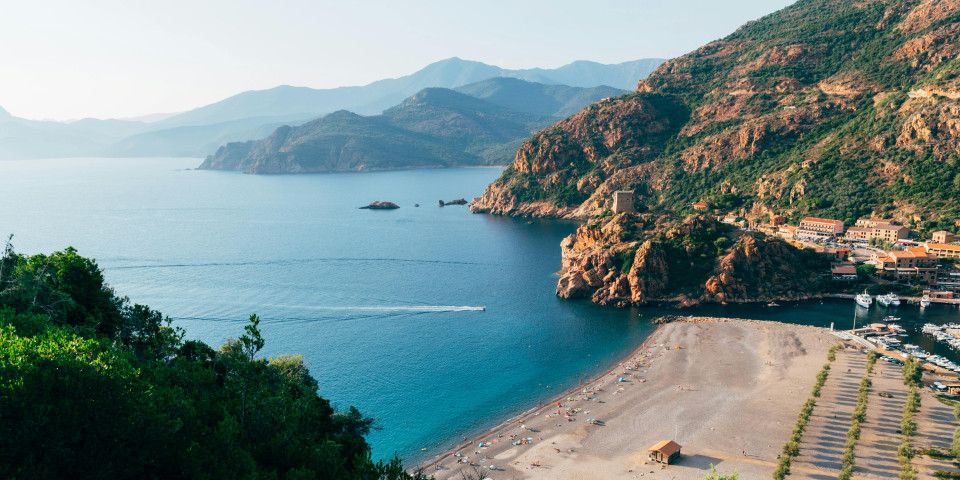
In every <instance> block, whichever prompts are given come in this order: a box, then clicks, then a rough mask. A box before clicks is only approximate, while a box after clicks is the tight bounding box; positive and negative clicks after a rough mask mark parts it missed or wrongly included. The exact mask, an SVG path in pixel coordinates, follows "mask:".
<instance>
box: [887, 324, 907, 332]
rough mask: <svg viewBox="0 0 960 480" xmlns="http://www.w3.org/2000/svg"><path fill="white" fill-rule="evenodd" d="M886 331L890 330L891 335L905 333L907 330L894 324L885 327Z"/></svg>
mask: <svg viewBox="0 0 960 480" xmlns="http://www.w3.org/2000/svg"><path fill="white" fill-rule="evenodd" d="M887 330H890V331H891V332H893V333H907V330H906V329H905V328H903V327H901V326H900V325H897V324H895V323H891V324H889V325H887Z"/></svg>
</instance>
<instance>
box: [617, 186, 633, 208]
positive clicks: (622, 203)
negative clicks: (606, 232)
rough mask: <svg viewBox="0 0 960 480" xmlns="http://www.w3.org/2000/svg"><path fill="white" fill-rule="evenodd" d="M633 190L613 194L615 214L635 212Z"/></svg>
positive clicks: (618, 191)
mask: <svg viewBox="0 0 960 480" xmlns="http://www.w3.org/2000/svg"><path fill="white" fill-rule="evenodd" d="M633 198H634V197H633V190H617V191H616V192H613V213H621V212H632V211H633Z"/></svg>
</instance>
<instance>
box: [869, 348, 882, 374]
mask: <svg viewBox="0 0 960 480" xmlns="http://www.w3.org/2000/svg"><path fill="white" fill-rule="evenodd" d="M879 356H880V354H878V353H877V351H876V350H870V351H869V352H867V374H868V375H869V374H871V373H873V366H874V365H876V363H877V358H878V357H879Z"/></svg>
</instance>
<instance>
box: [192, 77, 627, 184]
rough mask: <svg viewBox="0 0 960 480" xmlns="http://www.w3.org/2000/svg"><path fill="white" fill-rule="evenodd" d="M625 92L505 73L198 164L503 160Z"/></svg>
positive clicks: (355, 165) (331, 119)
mask: <svg viewBox="0 0 960 480" xmlns="http://www.w3.org/2000/svg"><path fill="white" fill-rule="evenodd" d="M461 92H465V93H461ZM623 93H625V92H624V91H623V90H618V89H615V88H612V87H595V88H589V89H588V88H580V87H568V86H557V85H543V84H539V83H532V82H527V81H524V80H519V79H515V78H502V77H498V78H492V79H489V80H485V81H483V82H479V83H475V84H470V85H466V86H464V87H461V88H459V89H457V90H456V91H455V90H450V89H446V88H427V89H424V90H421V91H420V92H418V93H417V94H416V95H413V96H412V97H410V98H408V99H406V100H404V101H403V102H401V103H400V104H399V105H397V106H394V107H392V108H389V109H387V110H385V111H384V112H383V114H381V115H376V116H360V115H357V114H355V113H352V112H348V111H346V110H341V111H339V112H334V113H331V114H329V115H326V116H324V117H322V118H320V119H317V120H313V121H311V122H308V123H305V124H303V125H300V126H295V127H291V126H283V127H280V128H278V129H276V130H275V131H274V132H273V133H272V134H271V135H270V136H269V137H267V138H265V139H263V140H259V141H247V142H232V143H228V144H227V145H225V146H223V147H221V148H219V149H218V150H217V152H216V153H215V154H213V155H211V156H208V157H207V158H206V160H205V161H204V162H203V164H202V165H201V166H200V168H203V169H221V170H242V171H244V172H247V173H302V172H327V171H345V170H380V169H391V168H414V167H441V166H458V165H492V164H500V165H503V164H506V163H508V162H510V161H511V160H512V159H513V155H514V154H515V153H516V150H517V147H518V146H519V145H520V143H521V142H522V141H523V140H524V139H526V138H528V137H529V136H530V135H531V134H533V132H535V131H537V130H539V129H541V128H543V127H545V126H547V125H550V124H552V123H554V122H556V121H557V120H558V119H559V118H561V117H560V116H561V115H563V114H564V112H568V111H576V110H580V109H582V108H583V107H585V106H586V105H589V104H590V103H593V102H595V101H597V100H600V99H602V98H604V97H610V96H615V95H620V94H623ZM511 107H512V108H511Z"/></svg>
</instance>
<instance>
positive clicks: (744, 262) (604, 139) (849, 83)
mask: <svg viewBox="0 0 960 480" xmlns="http://www.w3.org/2000/svg"><path fill="white" fill-rule="evenodd" d="M958 54H960V0H867V1H862V0H800V1H798V2H797V3H795V4H793V5H791V6H790V7H787V8H785V9H783V10H781V11H779V12H776V13H773V14H771V15H768V16H766V17H764V18H762V19H760V20H758V21H755V22H749V23H747V24H745V25H744V26H742V27H741V28H740V29H738V30H737V31H736V32H734V33H733V34H731V35H729V36H728V37H726V38H724V39H721V40H718V41H715V42H713V43H710V44H707V45H704V46H703V47H701V48H699V49H697V50H696V51H694V52H691V53H689V54H687V55H684V56H682V57H679V58H676V59H674V60H670V61H667V62H666V63H664V64H663V65H661V66H660V67H659V68H658V69H657V70H656V71H654V73H653V74H651V75H650V76H649V77H648V78H647V79H645V80H642V81H640V82H639V83H638V85H637V90H636V92H634V93H632V94H628V95H624V96H621V97H616V98H612V99H607V100H604V101H601V102H599V103H596V104H593V105H591V106H589V107H587V108H586V109H584V110H582V111H581V112H579V113H578V114H576V115H574V116H572V117H570V118H567V119H565V120H563V121H561V122H559V123H557V124H555V125H554V126H553V127H551V128H547V129H544V130H542V131H540V132H538V133H537V134H535V135H534V136H533V137H532V138H531V139H530V140H528V141H527V142H526V143H525V144H523V145H522V146H521V147H520V149H519V150H518V151H517V154H516V157H515V159H514V161H513V163H512V164H511V165H510V167H509V168H507V169H506V170H505V171H504V173H503V175H502V176H501V177H500V178H499V179H497V180H496V181H495V182H494V183H492V184H491V185H489V186H488V187H487V189H486V191H485V192H484V193H483V196H482V197H480V198H478V199H475V201H474V202H473V203H472V205H471V209H472V211H474V212H486V213H493V214H501V215H518V216H542V217H566V218H578V219H584V220H586V219H590V220H589V221H588V222H587V223H586V224H585V225H584V226H582V227H581V228H580V229H579V230H578V231H577V233H576V235H574V236H571V237H570V238H567V239H566V240H565V241H564V242H563V245H562V249H563V259H564V260H563V262H564V267H563V271H562V276H561V278H560V280H559V282H558V285H557V294H558V295H560V296H562V297H585V298H591V299H592V300H593V301H595V302H597V303H601V304H611V305H630V304H642V303H647V302H651V301H670V302H675V303H679V304H692V303H697V302H702V301H716V302H740V301H758V300H770V299H795V298H803V297H806V296H809V295H812V294H815V293H817V292H819V291H822V289H823V288H824V285H823V284H821V283H820V280H819V278H820V277H819V275H820V274H822V273H825V272H826V265H822V264H821V261H820V260H818V259H817V258H815V257H814V256H811V255H813V254H812V253H811V252H804V251H799V250H797V249H795V248H793V247H792V246H790V245H788V244H786V243H784V242H782V241H780V240H779V239H772V238H765V237H762V236H759V235H757V234H753V233H746V232H741V231H731V230H728V229H727V228H726V227H724V226H721V225H718V224H716V222H712V223H711V221H708V220H706V219H704V218H700V217H694V218H693V219H690V220H688V221H686V222H680V223H678V222H676V221H675V220H671V218H675V217H676V216H683V215H687V214H689V213H692V212H693V208H692V205H691V204H692V203H694V202H706V203H707V204H708V210H709V211H708V213H710V214H711V215H714V216H716V215H727V214H733V215H735V216H738V217H744V218H745V219H746V220H747V221H748V222H758V221H761V220H763V219H764V218H766V217H768V216H769V215H771V214H774V213H776V214H781V215H785V216H787V217H790V218H791V219H792V221H793V222H796V221H798V220H799V218H800V217H803V216H807V215H811V214H812V215H816V216H822V217H828V218H837V219H841V220H844V221H845V222H846V223H847V225H853V223H854V222H855V219H856V218H859V217H864V216H871V215H883V216H884V217H887V218H889V217H892V218H893V219H894V220H898V221H901V222H903V223H904V224H906V225H908V226H909V227H911V228H913V229H916V230H919V231H921V232H923V231H933V230H939V229H946V230H951V231H957V230H958V229H960V227H958V226H957V225H958V224H956V223H954V222H955V219H957V218H960V60H958ZM616 190H633V191H634V192H635V194H636V204H635V207H636V208H637V210H638V211H640V212H660V213H657V214H652V213H643V214H640V215H639V216H634V215H632V214H621V215H618V216H614V217H609V216H608V215H607V216H604V212H605V209H608V208H610V207H611V204H612V198H611V197H612V195H611V193H612V192H614V191H616ZM637 232H646V233H643V234H638V233H637Z"/></svg>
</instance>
